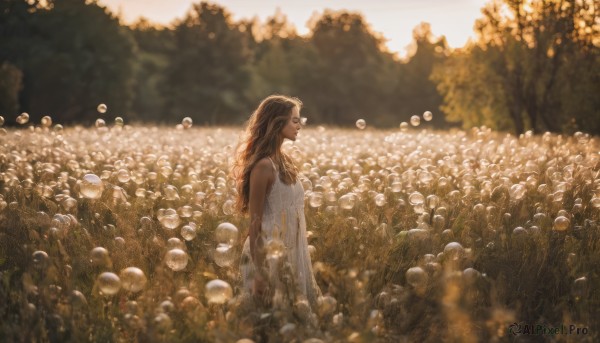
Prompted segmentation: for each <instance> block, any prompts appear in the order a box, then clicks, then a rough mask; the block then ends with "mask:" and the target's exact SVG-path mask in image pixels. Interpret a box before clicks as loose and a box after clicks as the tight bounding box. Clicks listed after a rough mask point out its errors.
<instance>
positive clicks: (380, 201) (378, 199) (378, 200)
mask: <svg viewBox="0 0 600 343" xmlns="http://www.w3.org/2000/svg"><path fill="white" fill-rule="evenodd" d="M386 203H387V201H386V200H385V195H383V194H381V193H379V194H377V195H376V196H375V205H377V206H379V207H383V206H385V204H386Z"/></svg>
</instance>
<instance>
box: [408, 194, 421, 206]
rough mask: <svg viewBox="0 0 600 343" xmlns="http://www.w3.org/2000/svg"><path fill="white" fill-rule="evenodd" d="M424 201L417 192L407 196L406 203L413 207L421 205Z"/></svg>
mask: <svg viewBox="0 0 600 343" xmlns="http://www.w3.org/2000/svg"><path fill="white" fill-rule="evenodd" d="M424 201H425V197H424V196H423V194H421V193H419V192H413V193H411V194H410V195H409V196H408V202H409V203H410V204H411V205H413V206H414V205H418V204H423V202H424Z"/></svg>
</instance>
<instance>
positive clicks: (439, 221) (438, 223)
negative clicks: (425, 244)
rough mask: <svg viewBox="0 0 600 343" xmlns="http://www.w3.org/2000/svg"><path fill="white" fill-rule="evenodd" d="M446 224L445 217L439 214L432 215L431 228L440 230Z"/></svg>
mask: <svg viewBox="0 0 600 343" xmlns="http://www.w3.org/2000/svg"><path fill="white" fill-rule="evenodd" d="M445 225H446V219H445V218H444V217H443V216H440V215H439V214H436V215H434V216H433V228H434V229H436V230H441V229H443V228H444V226H445Z"/></svg>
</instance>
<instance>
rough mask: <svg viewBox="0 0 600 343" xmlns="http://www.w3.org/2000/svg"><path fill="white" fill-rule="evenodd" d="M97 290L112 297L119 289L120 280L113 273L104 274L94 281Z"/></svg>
mask: <svg viewBox="0 0 600 343" xmlns="http://www.w3.org/2000/svg"><path fill="white" fill-rule="evenodd" d="M96 282H97V284H98V288H99V289H100V291H101V292H102V293H103V294H105V295H114V294H117V293H118V292H119V289H120V288H121V279H120V278H119V277H118V276H117V275H116V274H114V273H110V272H104V273H102V274H100V275H99V276H98V279H97V280H96Z"/></svg>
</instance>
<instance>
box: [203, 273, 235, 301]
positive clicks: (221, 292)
mask: <svg viewBox="0 0 600 343" xmlns="http://www.w3.org/2000/svg"><path fill="white" fill-rule="evenodd" d="M204 296H206V300H208V303H209V304H224V303H226V302H227V301H229V299H231V297H232V296H233V290H232V289H231V286H230V285H229V283H227V282H225V281H223V280H219V279H216V280H212V281H209V282H208V283H207V284H206V286H205V289H204Z"/></svg>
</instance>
